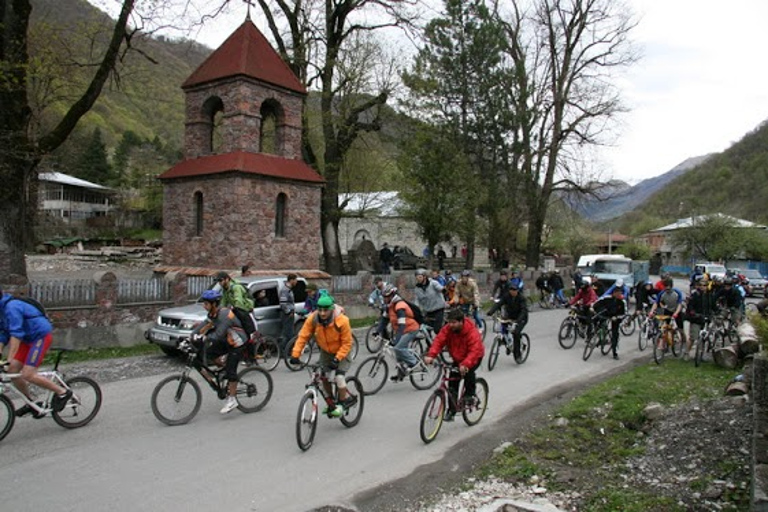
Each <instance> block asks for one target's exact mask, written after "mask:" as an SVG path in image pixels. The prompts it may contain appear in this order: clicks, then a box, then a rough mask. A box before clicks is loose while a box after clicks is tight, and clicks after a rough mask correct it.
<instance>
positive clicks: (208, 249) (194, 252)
mask: <svg viewBox="0 0 768 512" xmlns="http://www.w3.org/2000/svg"><path fill="white" fill-rule="evenodd" d="M196 192H201V193H202V195H203V230H202V236H196V233H195V229H196V224H195V200H194V196H195V193H196ZM320 193H321V189H320V186H318V185H310V184H304V183H299V182H288V181H282V180H273V179H269V178H264V177H261V176H255V175H244V174H233V173H227V174H224V175H213V176H203V177H199V178H185V179H179V180H167V181H166V183H165V186H164V200H163V224H164V229H163V263H164V264H166V265H174V266H187V267H190V266H191V267H210V268H214V267H215V268H239V267H240V266H242V265H244V264H246V263H252V264H253V265H252V268H253V269H254V270H267V269H268V270H276V271H279V270H287V269H313V268H317V251H318V247H319V246H320V219H319V215H318V214H317V212H319V211H320ZM279 194H285V195H286V196H287V198H288V200H287V207H286V212H285V236H284V237H276V236H275V216H276V201H277V197H278V195H279ZM249 205H250V208H249V207H248V206H249Z"/></svg>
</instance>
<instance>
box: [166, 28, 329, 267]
mask: <svg viewBox="0 0 768 512" xmlns="http://www.w3.org/2000/svg"><path fill="white" fill-rule="evenodd" d="M182 89H183V90H184V93H185V98H186V121H185V137H184V160H183V161H181V162H180V163H178V164H176V165H175V166H174V167H172V168H171V169H169V170H168V171H166V172H165V173H163V174H162V175H161V176H160V177H159V179H160V180H162V182H163V194H164V196H163V197H164V203H163V226H164V229H163V263H164V264H165V265H172V266H184V267H190V266H192V267H205V268H239V267H240V266H241V265H243V264H245V263H252V264H253V265H252V268H253V269H256V270H289V269H290V270H299V269H316V268H318V263H319V248H320V193H321V187H322V185H323V179H322V177H321V176H320V175H319V174H318V173H317V172H316V171H315V170H314V169H312V168H311V167H309V166H308V165H306V164H305V163H304V162H303V161H302V160H301V114H302V103H303V99H304V97H305V96H306V94H307V93H306V90H305V88H304V86H303V85H302V84H301V83H300V82H299V80H298V79H297V78H296V76H295V75H294V74H293V72H292V71H291V70H290V68H289V67H288V66H287V65H286V63H285V62H283V60H282V59H281V58H280V56H279V55H278V54H277V52H275V50H274V49H273V48H272V47H271V45H270V44H269V42H268V41H267V39H266V38H265V37H264V35H263V34H262V33H261V32H259V30H258V29H257V28H256V26H255V25H254V24H253V23H252V22H251V20H250V18H249V19H246V21H245V22H244V23H243V24H242V25H241V26H240V27H239V28H238V29H237V30H236V31H235V32H234V33H233V34H232V35H231V36H230V37H229V38H228V39H227V40H226V41H225V42H224V43H223V44H222V45H221V47H219V48H218V49H217V50H215V51H214V52H213V53H212V54H211V55H210V56H209V57H208V59H206V60H205V62H203V63H202V64H201V65H200V67H198V68H197V70H195V72H194V73H192V75H191V76H190V77H189V78H188V79H187V81H186V82H184V84H183V85H182Z"/></svg>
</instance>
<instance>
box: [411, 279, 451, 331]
mask: <svg viewBox="0 0 768 512" xmlns="http://www.w3.org/2000/svg"><path fill="white" fill-rule="evenodd" d="M414 295H415V296H416V305H417V306H419V308H421V310H422V311H423V312H424V319H425V323H426V324H427V325H429V326H430V327H432V329H434V330H435V332H439V331H440V329H442V327H443V314H444V313H445V299H444V298H443V286H442V285H441V284H440V283H439V282H437V281H435V280H434V279H430V278H429V277H427V271H426V269H423V268H419V269H416V288H414Z"/></svg>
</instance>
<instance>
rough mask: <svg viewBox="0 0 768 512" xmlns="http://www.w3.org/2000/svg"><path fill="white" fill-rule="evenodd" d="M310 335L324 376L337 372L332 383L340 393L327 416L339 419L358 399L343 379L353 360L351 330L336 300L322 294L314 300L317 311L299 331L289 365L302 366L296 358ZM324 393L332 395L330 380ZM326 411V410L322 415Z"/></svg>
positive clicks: (347, 319) (326, 383) (325, 412)
mask: <svg viewBox="0 0 768 512" xmlns="http://www.w3.org/2000/svg"><path fill="white" fill-rule="evenodd" d="M313 336H314V338H315V341H316V342H317V346H318V348H319V349H320V361H319V362H320V365H321V366H322V367H323V370H322V371H323V374H325V373H326V372H331V371H335V372H336V376H335V378H334V381H335V382H336V389H337V390H338V391H339V403H338V404H336V405H335V408H334V409H333V410H332V411H330V414H331V416H334V417H336V418H338V417H339V416H341V415H342V414H344V410H345V409H349V408H350V407H352V406H353V405H355V404H356V403H357V397H356V396H355V395H353V394H352V393H350V392H349V390H348V389H347V381H346V380H345V379H344V375H345V374H346V373H347V371H349V368H350V366H352V360H351V359H350V357H349V353H350V351H351V350H352V328H351V327H350V325H349V318H347V315H345V314H344V310H343V309H342V308H341V307H340V306H338V305H336V301H335V300H334V299H333V297H331V296H330V295H328V294H323V295H321V296H320V298H319V299H317V311H315V312H313V313H311V314H310V315H309V316H308V317H307V320H306V321H305V322H304V327H302V328H301V331H299V335H298V338H296V343H295V344H294V346H293V353H292V354H291V363H292V364H301V361H300V360H299V356H300V355H301V352H302V350H304V346H305V345H306V344H307V343H308V342H309V340H310V339H311V338H312V337H313ZM325 391H326V393H327V395H328V396H333V392H332V390H331V383H330V382H329V381H325ZM329 407H330V405H329ZM328 412H329V410H328V408H326V410H325V411H323V414H328Z"/></svg>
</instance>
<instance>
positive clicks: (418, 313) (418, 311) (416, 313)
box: [403, 299, 424, 325]
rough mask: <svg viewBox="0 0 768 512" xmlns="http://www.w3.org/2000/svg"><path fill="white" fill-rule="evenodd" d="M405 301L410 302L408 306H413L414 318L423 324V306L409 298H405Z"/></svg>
mask: <svg viewBox="0 0 768 512" xmlns="http://www.w3.org/2000/svg"><path fill="white" fill-rule="evenodd" d="M403 302H405V303H406V304H408V307H409V308H411V313H413V319H414V320H416V322H417V323H418V324H419V325H421V324H423V323H424V313H422V312H421V308H420V307H419V306H417V305H416V304H414V303H413V302H411V301H409V300H405V299H403Z"/></svg>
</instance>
